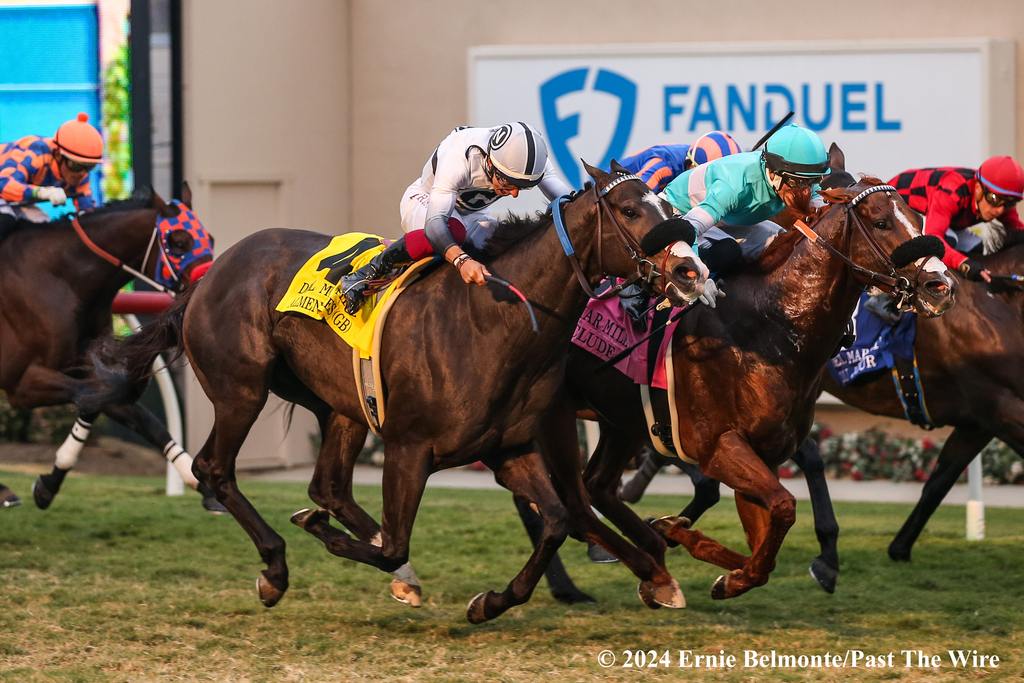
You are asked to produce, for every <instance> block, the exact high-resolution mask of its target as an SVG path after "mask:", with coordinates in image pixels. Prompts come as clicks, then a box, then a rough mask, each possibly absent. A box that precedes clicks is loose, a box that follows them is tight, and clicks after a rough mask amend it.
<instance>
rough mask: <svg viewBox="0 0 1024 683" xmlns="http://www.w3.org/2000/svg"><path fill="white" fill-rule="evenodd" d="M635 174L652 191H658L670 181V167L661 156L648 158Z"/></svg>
mask: <svg viewBox="0 0 1024 683" xmlns="http://www.w3.org/2000/svg"><path fill="white" fill-rule="evenodd" d="M637 175H638V176H640V180H642V181H644V184H646V185H647V187H649V188H651V190H652V191H654V192H660V191H661V190H662V189H664V187H665V186H666V185H668V184H669V183H670V182H672V168H671V167H670V166H669V165H668V162H667V161H665V160H664V159H662V158H661V157H651V158H650V159H648V160H647V162H646V163H645V164H644V165H643V167H642V168H641V169H640V172H639V173H638V174H637Z"/></svg>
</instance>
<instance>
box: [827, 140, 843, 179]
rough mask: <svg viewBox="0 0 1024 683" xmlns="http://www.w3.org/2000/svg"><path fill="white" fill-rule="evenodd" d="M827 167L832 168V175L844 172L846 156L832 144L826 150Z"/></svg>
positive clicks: (837, 146)
mask: <svg viewBox="0 0 1024 683" xmlns="http://www.w3.org/2000/svg"><path fill="white" fill-rule="evenodd" d="M828 165H829V166H830V167H831V168H832V172H833V173H836V172H838V171H845V170H846V155H845V154H843V150H841V149H839V145H837V144H836V143H834V142H833V143H832V144H831V145H829V148H828Z"/></svg>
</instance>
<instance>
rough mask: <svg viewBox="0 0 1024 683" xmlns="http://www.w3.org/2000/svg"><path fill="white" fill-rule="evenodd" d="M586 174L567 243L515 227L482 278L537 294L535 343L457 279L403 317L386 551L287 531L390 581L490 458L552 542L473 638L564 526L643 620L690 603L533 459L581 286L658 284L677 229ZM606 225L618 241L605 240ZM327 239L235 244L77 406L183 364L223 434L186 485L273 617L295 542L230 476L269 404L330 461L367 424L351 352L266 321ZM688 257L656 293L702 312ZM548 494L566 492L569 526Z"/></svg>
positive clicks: (390, 433) (697, 279)
mask: <svg viewBox="0 0 1024 683" xmlns="http://www.w3.org/2000/svg"><path fill="white" fill-rule="evenodd" d="M587 168H588V171H589V173H590V175H591V177H592V178H594V180H595V184H594V185H593V186H590V187H589V188H588V189H586V190H584V191H581V192H579V193H577V194H576V195H575V196H574V197H573V198H572V199H571V200H569V201H568V202H567V203H565V205H564V232H562V233H561V235H559V234H556V231H555V230H552V229H550V228H551V226H552V222H553V216H552V214H550V213H549V214H545V215H541V216H539V217H538V218H536V219H532V220H522V219H510V220H508V221H505V222H503V224H502V226H501V227H499V229H498V230H497V231H496V234H495V240H494V241H501V240H502V238H504V239H505V240H506V241H508V242H512V243H511V244H509V245H507V249H506V250H505V251H504V252H503V253H501V254H498V255H497V256H495V257H494V258H493V259H492V260H491V262H490V265H489V267H490V270H491V271H493V272H494V273H496V274H499V275H501V276H502V277H504V278H506V279H509V280H511V281H512V282H516V283H521V284H523V285H526V286H527V288H528V291H529V293H530V295H531V297H530V298H531V300H532V301H533V303H534V306H535V307H536V308H537V309H538V310H539V311H541V313H542V315H541V321H540V326H539V332H536V333H534V332H533V331H532V330H531V326H530V322H529V320H528V319H527V318H526V316H525V315H524V314H523V311H522V310H521V309H520V308H519V307H513V306H508V305H507V304H505V303H502V302H499V301H496V300H495V298H494V296H493V295H492V293H491V292H490V291H488V290H487V289H482V288H476V287H466V286H464V285H463V284H462V282H461V279H460V278H459V277H458V274H457V273H456V272H455V271H454V270H453V269H451V268H447V267H444V268H441V269H438V270H435V271H433V272H431V273H429V274H427V275H426V276H425V277H424V278H423V279H422V280H421V281H420V282H418V283H417V284H416V285H414V286H412V287H411V288H409V290H408V291H407V292H406V293H405V294H404V295H403V296H402V297H400V298H399V299H398V300H397V301H396V302H395V304H394V306H393V308H392V311H391V314H390V317H389V321H388V335H387V336H386V337H385V340H384V342H383V348H382V350H381V363H382V376H383V377H384V381H385V384H386V385H387V388H388V401H389V405H391V406H392V409H391V410H389V411H388V419H387V421H386V422H385V424H384V425H383V428H382V435H383V438H384V444H385V463H384V480H383V497H384V515H383V519H382V525H381V528H380V531H379V534H376V533H375V534H374V536H375V538H374V537H371V538H367V537H366V536H367V533H360V531H359V530H358V529H354V531H356V533H357V534H358V535H360V536H362V538H360V539H354V538H352V537H350V536H349V535H348V534H346V533H344V532H343V531H340V530H338V529H336V528H334V527H332V526H331V525H330V517H329V514H328V512H326V511H324V510H317V511H310V510H301V511H299V512H298V513H296V514H295V515H294V516H293V522H295V523H296V524H298V525H299V526H301V527H302V528H304V529H305V530H306V531H308V532H310V533H311V534H313V535H314V536H316V537H317V538H319V539H320V540H321V541H322V542H323V543H324V544H325V546H326V547H327V549H328V550H329V551H330V552H331V553H334V554H336V555H339V556H342V557H346V558H349V559H353V560H357V561H359V562H363V563H365V564H369V565H371V566H374V567H377V568H379V569H381V570H384V571H394V570H396V569H397V568H399V567H400V566H401V565H403V564H404V563H405V562H406V561H407V559H408V554H409V538H410V535H411V532H412V526H413V522H414V520H415V516H416V511H417V509H418V507H419V503H420V499H421V497H422V494H423V489H424V486H425V483H426V480H427V477H428V476H429V475H430V473H431V472H434V471H437V470H439V469H445V468H449V467H456V466H459V465H465V464H468V463H470V462H473V461H475V460H478V459H482V460H483V461H484V462H485V463H487V464H488V465H489V466H490V467H492V468H493V469H494V470H495V476H496V478H497V479H498V481H499V482H500V483H501V484H502V485H504V486H506V487H507V488H509V489H510V490H512V492H513V493H514V494H515V495H516V496H518V497H520V498H522V499H524V500H527V501H530V502H531V503H533V504H535V505H536V506H537V508H538V509H539V511H540V514H541V517H542V519H543V520H544V534H543V538H542V539H541V542H540V544H539V547H538V549H537V550H535V552H534V553H533V554H532V555H531V558H530V560H529V561H528V562H527V564H526V566H525V567H524V568H523V570H522V571H521V572H520V573H519V574H518V575H517V576H516V578H515V579H513V581H512V582H511V583H510V584H509V585H508V587H507V588H506V589H505V590H504V591H503V592H501V593H496V592H488V593H486V594H484V593H481V594H480V595H478V596H476V597H475V598H474V599H473V600H472V601H471V603H470V605H469V608H468V610H467V616H468V618H469V620H470V621H471V622H473V623H479V622H481V621H484V620H487V619H492V618H494V617H496V616H498V615H500V614H501V613H503V612H504V611H506V610H507V609H509V608H510V607H512V606H513V605H517V604H521V603H523V602H525V601H526V600H528V599H529V596H530V595H531V593H532V591H533V588H534V586H535V585H536V583H537V581H538V580H539V579H540V576H541V574H542V573H543V570H544V567H545V566H547V564H548V560H549V558H550V556H551V555H552V554H553V553H555V552H556V551H557V548H558V547H559V545H561V543H562V541H563V540H564V538H565V536H566V533H567V531H568V528H569V526H570V524H571V525H572V526H573V528H574V530H576V531H577V532H578V533H581V534H582V535H583V536H585V537H586V538H588V539H589V540H592V541H594V542H598V543H601V544H602V545H603V546H605V547H607V548H608V549H609V550H610V551H611V552H613V553H614V554H615V555H616V556H618V557H620V558H621V559H622V561H623V563H624V564H626V565H627V566H628V567H629V568H630V569H631V570H632V571H633V572H634V573H635V574H636V575H637V576H638V577H639V578H640V580H641V584H640V589H639V592H640V596H641V598H642V599H644V601H645V602H647V603H648V604H649V605H652V606H657V605H666V606H676V607H681V606H682V605H683V602H684V601H683V596H682V592H681V591H680V589H679V586H678V584H677V583H676V582H675V580H674V579H673V578H672V576H671V575H670V574H669V573H668V571H667V570H666V569H665V568H664V565H663V564H661V563H656V562H654V561H653V559H652V558H651V557H650V556H649V555H648V554H647V553H644V552H642V551H640V550H639V549H637V548H635V547H634V546H632V545H630V544H629V543H628V542H626V541H625V540H624V539H622V537H621V536H619V535H618V534H616V533H615V532H614V531H612V530H611V529H609V528H608V527H606V526H605V525H604V524H602V523H601V522H600V521H599V520H598V518H597V517H596V515H595V514H594V513H593V511H592V510H591V509H590V504H589V501H588V500H587V496H586V491H585V489H584V487H583V483H582V480H581V478H580V471H579V468H578V466H577V462H576V457H575V453H573V454H572V457H571V458H570V459H569V460H568V461H566V460H564V459H563V460H558V459H551V460H548V461H546V462H545V461H542V460H541V456H540V455H538V454H537V453H536V452H535V450H534V448H533V447H532V444H533V439H534V436H535V435H540V438H541V440H542V442H543V438H544V434H545V429H544V424H545V421H546V420H545V418H546V414H547V412H548V411H549V409H550V406H551V403H552V398H553V395H554V393H555V390H556V389H557V388H558V387H560V386H561V384H562V376H563V371H564V359H565V352H566V348H567V346H568V342H569V338H570V335H571V334H572V331H573V328H574V326H575V322H576V319H577V318H578V317H579V315H580V314H581V313H582V311H583V308H584V305H585V304H586V301H587V296H586V295H585V294H584V292H583V290H582V289H581V288H580V287H577V286H576V285H575V284H574V280H575V279H576V276H579V277H580V278H581V279H584V280H585V282H584V283H583V284H584V285H585V286H587V288H588V289H589V288H590V287H591V286H592V285H593V284H595V283H596V282H598V281H599V280H600V279H601V278H602V277H604V275H605V274H606V273H607V274H609V275H616V276H620V277H634V278H635V277H637V276H642V277H650V276H651V275H652V274H651V270H652V269H653V264H652V263H651V262H650V261H648V260H646V259H644V258H643V257H642V256H641V253H640V252H641V251H650V250H648V249H646V248H643V249H642V248H641V244H640V242H641V240H642V239H643V238H644V237H650V236H651V235H653V234H655V233H657V232H658V230H652V228H655V226H661V225H665V224H669V223H671V222H672V221H669V220H668V217H669V216H670V215H671V211H670V207H669V206H668V205H667V204H666V203H665V202H663V201H661V200H659V199H657V197H656V196H655V195H654V194H653V193H652V192H650V190H649V189H648V188H647V187H646V186H645V185H644V184H643V183H642V182H640V181H639V179H638V178H636V177H635V176H630V175H627V174H624V173H621V172H618V171H616V172H613V173H605V172H603V171H601V170H599V169H596V168H593V167H590V166H588V167H587ZM602 223H607V224H608V225H609V226H611V227H612V228H614V229H602ZM662 232H664V231H662ZM513 238H515V239H514V241H513ZM560 238H561V239H560ZM329 240H330V238H329V237H328V236H325V235H320V234H316V233H312V232H305V231H295V230H267V231H263V232H259V233H256V234H254V235H252V236H250V237H247V238H246V239H244V240H242V241H241V242H239V243H238V244H236V245H235V246H234V247H232V248H231V249H230V250H229V251H228V252H227V253H225V254H224V255H223V256H222V257H221V258H220V259H218V261H217V262H216V263H215V264H214V265H213V267H212V268H211V269H210V272H209V274H208V275H207V276H206V277H205V278H204V279H203V280H202V282H201V283H200V284H199V285H198V286H197V287H196V288H195V289H194V290H192V292H191V293H190V294H187V295H186V297H184V298H181V299H179V301H178V302H176V304H175V306H174V307H173V308H172V309H171V310H169V311H168V312H167V313H165V314H164V315H163V316H162V317H161V318H160V319H158V320H157V321H155V322H154V323H153V324H151V325H149V326H147V327H145V328H144V329H143V331H142V332H140V333H139V334H137V335H135V336H134V337H130V338H128V340H126V341H124V342H121V343H119V344H117V345H116V346H115V348H113V349H112V353H111V354H110V355H109V358H110V359H111V361H112V362H120V363H121V364H123V367H121V366H114V365H111V366H105V367H104V372H105V373H106V375H107V377H106V380H105V381H104V382H102V383H101V384H100V385H99V386H98V387H97V388H96V389H95V390H94V391H92V392H87V393H83V394H81V395H80V397H79V398H80V401H81V402H82V403H81V404H82V405H91V404H93V403H95V402H97V401H98V402H100V403H104V402H109V401H110V400H111V399H112V398H113V397H115V396H119V395H123V394H124V393H126V392H130V391H132V390H133V389H132V388H133V387H135V386H136V382H137V380H138V379H139V378H140V376H141V374H142V371H143V370H144V369H145V368H146V367H147V366H148V363H149V361H150V359H151V358H152V357H153V354H155V353H157V352H159V351H162V350H164V349H166V348H168V347H170V346H174V345H181V346H182V347H183V348H184V350H185V353H186V354H187V355H188V358H189V360H190V361H191V363H192V366H193V368H194V369H195V372H196V375H197V377H198V379H199V381H200V383H201V385H202V387H203V389H204V391H205V392H206V394H207V396H209V397H210V399H211V401H212V402H213V405H214V412H215V417H214V427H213V431H212V433H211V434H210V436H209V438H208V439H207V441H206V443H205V444H204V445H203V447H202V449H201V450H200V452H199V453H198V454H197V456H196V460H195V464H194V470H195V473H196V476H197V477H199V478H200V479H202V480H203V481H205V482H207V483H208V484H209V485H210V486H211V487H212V488H213V490H214V491H215V492H216V495H217V499H218V500H220V501H221V502H222V503H224V505H225V506H226V507H227V508H228V510H229V511H230V512H231V514H232V515H233V516H234V517H235V519H236V520H237V521H238V522H239V524H240V525H241V526H242V527H243V528H244V529H245V530H246V531H247V532H248V533H249V535H250V537H251V538H252V539H253V541H254V543H255V544H256V547H257V549H258V551H259V553H260V556H261V558H262V559H263V561H264V562H265V563H266V565H267V568H266V569H265V570H263V571H262V572H261V573H260V575H259V579H258V593H259V597H260V599H261V601H262V602H263V604H264V605H266V606H268V607H271V606H273V605H275V604H276V603H277V602H278V601H279V600H280V599H281V597H282V596H283V595H284V593H285V591H286V590H287V588H288V567H287V564H286V561H285V543H284V539H282V538H281V537H280V536H279V535H278V534H277V533H276V532H275V531H274V530H273V529H272V528H271V527H270V526H269V525H268V524H267V523H266V522H265V521H264V520H263V519H262V518H261V517H260V515H259V513H258V512H257V511H256V510H255V508H253V506H252V505H251V504H250V503H249V501H248V500H246V498H245V497H244V496H243V495H242V493H241V491H239V489H238V486H237V483H236V481H235V472H234V462H235V458H236V457H237V454H238V450H239V448H240V447H241V445H242V442H243V441H244V440H245V437H246V435H247V434H248V432H249V429H250V428H251V426H252V424H253V422H254V421H255V419H256V417H257V415H258V414H259V412H260V410H261V408H262V407H263V405H264V403H265V401H266V399H267V395H268V393H269V392H270V391H273V392H275V393H277V394H278V395H280V396H281V397H283V398H285V399H286V400H289V401H292V402H295V403H298V404H299V405H302V406H305V407H307V408H309V409H311V410H312V411H313V412H314V414H315V415H316V416H317V417H318V419H319V420H320V424H321V428H322V429H323V430H324V432H325V440H324V441H325V445H326V444H334V445H333V446H328V447H329V448H332V449H333V448H336V447H338V446H337V441H338V440H341V439H344V438H345V436H346V435H347V434H352V433H354V432H352V431H351V430H348V431H346V429H345V426H346V422H347V423H348V424H359V425H362V424H365V422H364V421H365V418H364V415H363V410H362V408H361V407H360V402H359V398H358V394H357V391H356V384H355V379H354V377H353V370H352V360H351V349H350V348H349V347H348V346H347V345H345V344H344V342H342V341H341V339H340V338H339V337H338V336H337V335H336V334H335V333H334V332H333V331H332V330H331V329H330V328H329V327H328V326H326V325H324V324H323V323H321V322H319V321H315V320H311V319H309V318H306V317H304V316H298V315H295V314H282V313H278V312H276V311H275V310H274V309H275V305H276V303H277V302H278V301H279V300H280V299H281V298H282V296H283V295H284V293H285V291H286V289H287V287H288V285H289V282H290V279H291V276H292V274H293V273H295V272H296V271H297V270H298V269H299V267H300V266H301V265H302V264H303V263H304V261H305V260H306V259H308V258H309V257H310V256H311V255H312V254H314V253H315V252H316V251H317V250H319V249H322V248H323V247H324V246H325V245H326V244H327V243H328V241H329ZM560 241H561V242H562V243H563V244H565V245H566V246H565V247H564V248H565V251H566V253H571V252H572V251H573V249H572V247H573V246H574V248H575V249H574V251H575V255H576V259H577V261H576V263H575V271H574V267H573V265H572V264H571V262H570V260H567V259H566V258H563V256H562V255H561V253H560V252H561V251H562V247H560ZM566 243H569V244H566ZM662 246H664V244H662ZM686 249H687V250H689V247H686ZM673 251H674V252H675V251H678V250H677V249H676V247H673ZM689 253H690V254H691V256H689V257H687V258H678V257H677V259H676V260H675V261H672V263H673V266H672V269H671V270H670V271H668V273H667V275H666V277H665V278H660V279H659V280H658V282H659V287H660V288H661V289H662V290H663V291H664V290H666V289H668V290H673V291H675V292H677V293H680V295H681V296H690V297H691V298H692V296H695V295H696V294H697V293H699V292H701V291H702V290H703V284H704V278H705V277H706V274H707V270H706V268H703V266H702V264H700V262H699V260H698V259H696V256H695V255H692V251H690V252H689ZM602 255H603V265H602ZM574 272H575V275H574ZM670 285H671V286H670ZM100 355H107V353H106V352H101V354H100ZM550 452H552V453H563V452H564V451H558V450H551V451H550ZM321 453H322V454H323V453H324V451H321ZM335 457H337V456H336V454H335ZM545 465H547V466H545ZM549 470H550V475H551V477H550V478H549V474H548V472H549ZM552 478H553V479H554V480H555V482H557V484H558V486H559V488H560V490H562V491H564V492H566V495H565V500H566V505H567V507H568V509H566V508H565V507H563V505H562V502H561V501H560V499H559V496H558V495H557V494H556V492H555V488H554V486H553V483H552ZM342 521H343V522H344V521H345V520H342ZM371 521H372V520H371ZM368 530H369V529H366V530H364V531H368Z"/></svg>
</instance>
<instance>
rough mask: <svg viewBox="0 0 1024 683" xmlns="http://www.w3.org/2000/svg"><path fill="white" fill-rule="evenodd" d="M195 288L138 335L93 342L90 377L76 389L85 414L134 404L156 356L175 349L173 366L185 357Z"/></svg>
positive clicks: (151, 370)
mask: <svg viewBox="0 0 1024 683" xmlns="http://www.w3.org/2000/svg"><path fill="white" fill-rule="evenodd" d="M193 291H195V288H189V289H188V290H186V291H185V292H184V293H183V294H181V295H179V296H178V297H177V299H175V300H174V303H172V304H171V306H170V308H168V309H167V310H166V311H164V312H163V313H161V314H160V315H159V316H158V317H157V318H155V319H154V320H152V321H150V322H148V323H147V324H145V325H143V326H142V329H140V330H139V331H138V332H136V333H135V334H133V335H131V336H128V337H123V338H117V337H114V336H112V335H109V336H107V337H105V338H102V339H100V340H98V341H96V342H95V343H94V344H93V346H92V348H91V349H90V351H89V359H90V361H91V363H92V364H91V367H90V368H88V370H89V373H88V374H89V378H88V379H87V380H85V381H83V382H81V383H80V384H79V386H78V388H77V389H76V390H75V392H74V402H75V405H76V406H77V407H78V409H79V410H80V411H81V412H82V413H83V414H85V415H93V414H96V413H98V412H100V411H101V410H102V409H103V408H104V407H105V406H109V405H116V404H123V403H134V402H135V401H137V400H138V398H139V397H140V396H141V395H142V392H143V390H144V389H145V388H146V384H147V382H148V380H149V378H150V377H151V376H152V375H153V361H154V360H155V359H156V357H157V356H158V355H159V354H161V353H163V352H164V351H167V350H170V349H173V350H174V354H173V356H172V357H171V358H170V359H168V360H167V365H170V364H171V363H173V362H174V361H175V360H177V359H178V358H179V357H180V356H181V354H182V352H183V351H184V344H183V339H182V325H183V323H184V320H185V308H186V307H187V306H188V302H189V300H190V299H191V298H192V292H193Z"/></svg>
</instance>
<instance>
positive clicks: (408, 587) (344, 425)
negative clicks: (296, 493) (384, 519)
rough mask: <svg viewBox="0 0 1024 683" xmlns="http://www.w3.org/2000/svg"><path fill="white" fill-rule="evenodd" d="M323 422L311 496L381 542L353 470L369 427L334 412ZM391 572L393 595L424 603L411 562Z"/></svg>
mask: <svg viewBox="0 0 1024 683" xmlns="http://www.w3.org/2000/svg"><path fill="white" fill-rule="evenodd" d="M320 423H321V426H320V430H321V432H322V434H323V442H322V444H321V446H320V453H319V455H318V456H317V460H316V467H315V468H314V470H313V479H312V480H311V481H310V483H309V497H310V499H311V500H313V502H315V503H316V504H317V505H319V506H320V507H322V508H325V509H327V510H329V511H330V513H331V514H332V515H334V518H335V519H337V520H338V521H339V522H341V523H342V524H344V525H345V527H346V528H348V529H349V530H350V531H351V532H352V533H354V534H355V535H356V536H357V537H358V538H359V539H360V540H362V541H366V542H368V543H373V544H374V545H380V543H381V536H380V524H378V523H377V520H375V519H374V518H373V517H371V516H370V515H369V513H367V512H366V510H364V509H363V508H362V507H361V506H360V505H359V504H358V503H357V502H356V500H355V497H354V496H353V495H352V471H353V469H354V468H355V465H356V458H357V457H358V456H359V453H360V451H362V449H363V444H364V443H366V434H367V432H369V429H368V428H367V427H366V425H364V424H361V423H359V422H356V421H354V420H350V419H348V418H347V417H345V416H343V415H340V414H338V413H330V414H329V415H327V416H325V417H324V418H323V419H321V420H320ZM391 574H392V576H393V577H394V578H393V579H392V580H391V597H393V598H394V599H395V600H398V601H399V602H401V603H405V604H406V605H409V606H411V607H419V606H420V605H422V604H423V590H422V588H421V587H420V580H419V577H418V576H416V571H415V570H414V569H413V568H412V565H411V564H409V563H406V564H404V565H402V566H401V567H399V568H398V569H396V570H395V571H393V572H392V573H391Z"/></svg>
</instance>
